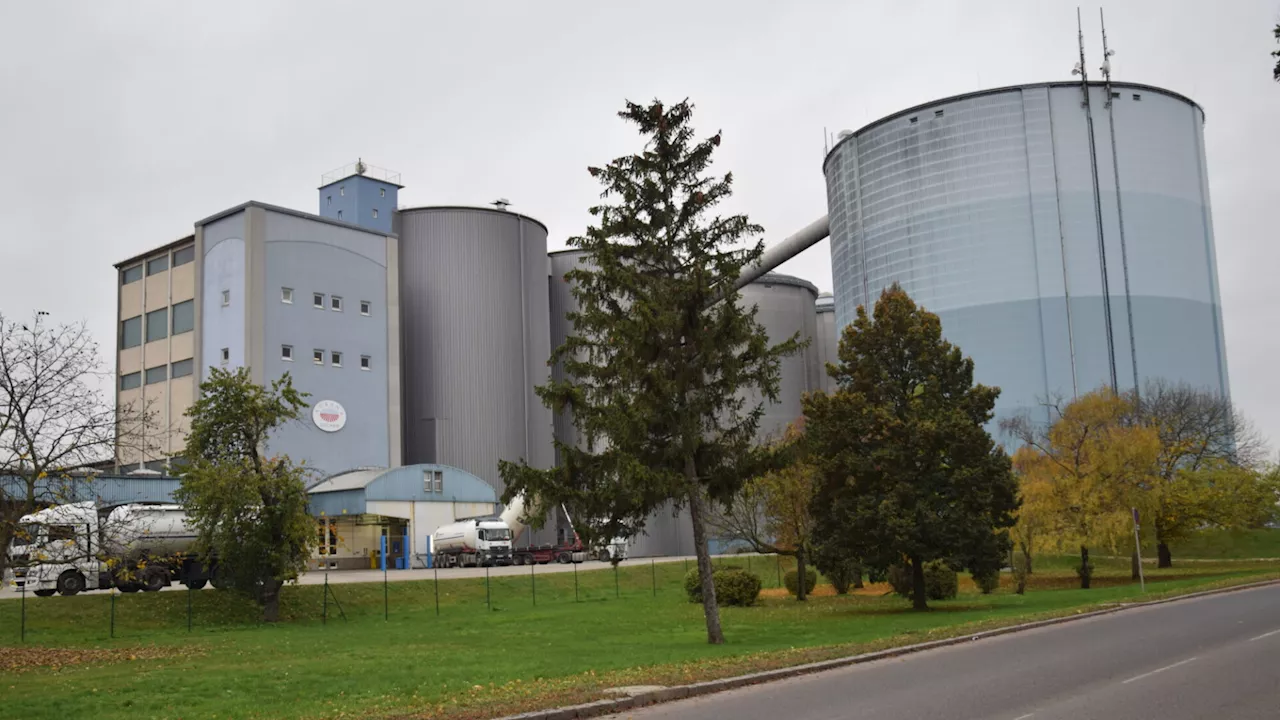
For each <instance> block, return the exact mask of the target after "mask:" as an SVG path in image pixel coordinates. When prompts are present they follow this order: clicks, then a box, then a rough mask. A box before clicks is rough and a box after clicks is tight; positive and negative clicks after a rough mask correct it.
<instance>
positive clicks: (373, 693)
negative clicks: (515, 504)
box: [0, 558, 1280, 719]
mask: <svg viewBox="0 0 1280 720" xmlns="http://www.w3.org/2000/svg"><path fill="white" fill-rule="evenodd" d="M732 564H735V565H741V566H745V565H746V562H745V559H734V560H733V561H732ZM761 564H764V567H763V568H762V567H761ZM1059 564H1061V565H1062V566H1063V567H1065V566H1066V565H1068V564H1069V558H1062V559H1061V560H1059V559H1050V558H1045V559H1044V560H1042V561H1041V562H1040V563H1039V564H1038V566H1037V570H1038V572H1037V574H1036V575H1035V576H1034V577H1035V582H1036V583H1037V584H1038V585H1040V586H1041V587H1042V588H1058V587H1061V588H1063V589H1035V588H1033V589H1032V591H1030V592H1029V593H1028V594H1027V595H1023V596H1018V595H1015V594H1012V593H1010V592H1007V591H1005V590H1002V591H1000V592H997V593H995V594H992V595H986V596H984V595H979V594H976V593H972V594H970V593H964V594H962V595H961V596H960V597H959V598H957V599H956V600H953V601H948V602H942V603H935V604H934V611H933V612H927V613H915V612H911V611H909V610H908V609H907V605H906V603H905V602H904V601H901V600H899V599H897V598H894V597H891V596H890V597H867V596H847V597H816V598H814V599H812V600H811V601H810V602H808V603H805V604H799V603H796V602H794V601H792V600H788V599H782V598H777V599H764V600H762V602H761V604H760V605H759V606H757V607H752V608H725V609H724V610H723V621H724V628H725V634H726V636H727V637H728V641H729V642H728V643H727V644H726V645H724V646H720V647H712V646H708V645H707V644H706V643H705V635H704V628H703V620H702V614H701V608H700V606H697V605H693V604H690V603H688V602H686V601H685V599H684V598H683V597H682V595H681V591H680V579H681V577H682V576H683V574H684V568H683V566H682V564H680V563H673V564H665V565H664V564H658V565H656V566H654V567H652V568H651V566H650V565H648V564H641V563H627V564H625V565H624V566H623V567H622V569H621V571H620V572H619V573H618V576H617V589H616V590H615V584H614V582H615V580H614V574H613V572H611V571H607V570H606V571H598V572H589V573H588V572H583V573H579V576H578V581H579V584H578V591H577V592H578V601H577V602H575V595H574V592H575V591H574V577H573V574H572V573H566V574H556V575H543V576H539V577H538V578H537V605H536V606H535V605H534V602H533V601H534V597H533V593H532V587H531V582H530V578H529V577H528V576H522V577H507V578H494V579H493V580H492V583H491V586H490V593H491V598H492V608H486V589H485V583H484V579H483V578H480V579H467V580H451V581H442V582H441V583H440V587H439V590H440V614H439V616H437V615H436V610H435V588H434V587H433V585H432V583H431V582H430V581H424V582H404V583H392V584H390V586H389V587H388V588H387V606H388V607H389V608H390V616H389V619H387V620H384V619H383V613H384V596H383V591H384V590H383V586H382V585H380V584H362V585H337V586H333V587H332V589H333V590H334V591H335V594H336V596H337V598H338V600H339V601H340V602H341V603H342V606H343V609H344V611H345V613H346V615H347V620H346V621H344V620H342V619H340V618H338V617H336V615H337V613H336V608H335V607H334V606H333V605H332V604H331V605H330V606H329V611H330V617H329V619H328V622H327V624H325V623H322V621H321V612H322V608H323V593H322V588H321V587H316V586H306V587H291V588H286V593H285V597H284V606H283V612H284V615H285V617H286V618H287V619H288V621H287V622H285V623H282V624H280V625H278V626H274V627H266V626H261V625H258V624H256V622H255V620H254V618H255V615H256V611H255V609H254V608H253V607H252V606H251V605H249V604H246V603H244V602H241V601H238V600H235V599H234V598H233V597H232V596H230V595H228V594H225V593H221V592H213V591H205V592H197V593H192V594H191V595H190V596H188V594H187V593H185V592H166V593H157V594H152V595H147V594H136V595H128V596H118V597H117V599H116V608H115V612H116V635H117V637H116V638H115V639H114V640H113V639H110V638H109V634H110V630H109V622H110V617H111V615H110V613H111V603H110V599H109V598H108V597H106V596H101V595H98V596H95V595H83V596H79V597H74V598H50V599H36V598H28V599H27V603H26V610H27V638H26V644H25V645H20V644H19V623H20V609H21V608H20V603H18V602H16V601H4V602H0V663H2V662H3V661H4V656H5V654H6V653H8V654H9V655H10V656H16V655H17V653H18V651H17V650H14V648H20V647H35V648H39V649H37V650H35V651H26V652H27V653H28V654H26V655H21V656H19V657H20V658H25V660H23V662H25V663H26V665H25V666H24V665H23V662H20V663H18V665H19V667H15V668H9V669H6V670H5V671H4V673H3V675H0V678H2V679H0V707H3V708H4V714H5V715H6V716H8V717H22V718H27V719H36V718H59V717H68V716H71V715H73V714H76V715H78V714H82V713H83V712H85V711H86V709H87V708H91V709H92V712H93V714H94V715H95V716H96V717H102V718H136V717H147V718H204V717H221V718H226V717H236V718H241V717H281V718H304V717H305V718H310V717H343V716H347V717H353V716H359V717H368V716H372V717H377V716H385V715H402V714H419V715H424V716H436V715H449V716H458V717H474V716H488V715H492V714H495V713H498V712H506V711H511V712H514V711H518V710H523V709H528V708H531V707H541V706H547V705H551V704H558V703H563V702H574V701H581V700H584V699H590V698H593V697H595V696H596V693H597V691H598V689H599V688H603V687H608V686H610V685H614V684H634V683H637V682H656V683H658V684H672V683H677V682H686V681H695V680H701V679H706V678H707V677H712V676H723V675H726V674H734V673H737V672H744V671H750V670H755V669H761V668H764V667H772V666H780V665H784V664H792V663H795V662H803V661H806V660H812V659H819V658H821V657H831V656H835V655H839V654H845V653H848V652H853V651H857V650H862V649H868V648H873V647H881V646H885V645H888V644H900V643H904V642H912V641H916V640H920V639H924V638H930V637H940V636H943V635H945V634H948V633H959V632H962V630H960V629H959V628H961V627H964V628H965V630H967V631H970V632H971V631H972V629H973V628H974V627H980V626H990V625H993V624H1000V623H1009V622H1014V621H1016V620H1018V619H1020V618H1027V617H1030V616H1043V615H1046V614H1062V613H1070V612H1074V611H1078V610H1079V609H1082V608H1088V607H1090V606H1094V605H1097V604H1099V603H1107V602H1116V601H1123V600H1132V599H1135V598H1137V597H1138V596H1139V594H1140V593H1139V591H1138V587H1137V585H1136V584H1130V583H1129V581H1128V576H1127V571H1128V567H1127V564H1125V563H1124V562H1121V561H1117V562H1110V561H1108V562H1099V570H1098V577H1097V580H1098V583H1097V584H1098V587H1096V588H1095V589H1093V590H1089V591H1082V590H1079V589H1069V587H1070V586H1071V585H1072V584H1073V582H1072V581H1073V580H1074V577H1073V576H1071V575H1070V574H1069V571H1065V570H1054V569H1053V568H1054V567H1055V566H1057V565H1059ZM753 570H756V571H758V572H761V575H762V576H764V580H765V584H766V585H774V584H776V574H777V573H776V566H775V565H773V561H772V559H761V558H754V559H753ZM771 571H772V573H771ZM1278 571H1280V565H1277V564H1260V563H1241V562H1215V563H1196V564H1195V566H1194V567H1191V566H1190V564H1188V566H1186V567H1175V568H1173V569H1170V570H1163V571H1152V572H1150V573H1149V576H1148V591H1149V592H1150V593H1153V594H1154V593H1167V592H1176V591H1183V590H1187V589H1189V588H1195V587H1201V586H1205V585H1208V584H1213V583H1222V582H1242V581H1245V580H1248V579H1257V578H1261V577H1268V576H1275V575H1276V574H1277V572H1278ZM651 573H653V574H651ZM771 574H772V575H773V577H770V575H771ZM655 575H656V582H655ZM655 585H656V591H657V592H656V596H655V594H654V588H655ZM188 597H190V600H191V603H192V606H191V607H192V614H191V618H192V626H193V630H192V632H191V633H188V632H187V600H188ZM140 647H142V648H152V647H154V648H155V649H156V651H157V652H159V653H161V654H163V653H164V652H166V651H168V650H174V649H191V650H193V651H194V653H195V654H185V655H177V656H173V657H159V658H156V659H137V660H132V661H130V660H128V659H127V657H128V655H129V654H132V653H134V652H135V651H134V650H133V649H135V648H140ZM43 648H77V649H102V650H105V651H108V652H110V651H113V650H116V649H118V650H119V652H120V656H119V658H118V659H117V661H115V662H108V663H106V664H97V665H94V664H86V665H69V664H65V662H64V661H63V660H58V661H57V662H58V663H59V665H60V667H58V668H56V669H55V668H52V667H47V666H40V667H30V664H31V661H32V658H35V661H36V662H39V657H40V653H42V652H48V651H47V650H43ZM137 654H139V655H143V657H145V655H144V654H143V653H141V652H137Z"/></svg>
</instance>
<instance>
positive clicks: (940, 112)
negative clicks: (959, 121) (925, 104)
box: [933, 110, 944, 118]
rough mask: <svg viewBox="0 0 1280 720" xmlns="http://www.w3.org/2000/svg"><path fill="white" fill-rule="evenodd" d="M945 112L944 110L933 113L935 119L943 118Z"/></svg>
mask: <svg viewBox="0 0 1280 720" xmlns="http://www.w3.org/2000/svg"><path fill="white" fill-rule="evenodd" d="M943 112H944V111H943V110H934V111H933V116H934V117H936V118H938V117H942V113H943Z"/></svg>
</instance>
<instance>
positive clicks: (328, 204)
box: [324, 195, 333, 207]
mask: <svg viewBox="0 0 1280 720" xmlns="http://www.w3.org/2000/svg"><path fill="white" fill-rule="evenodd" d="M324 204H325V207H333V196H332V195H326V196H325V198H324Z"/></svg>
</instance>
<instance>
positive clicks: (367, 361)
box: [222, 345, 373, 370]
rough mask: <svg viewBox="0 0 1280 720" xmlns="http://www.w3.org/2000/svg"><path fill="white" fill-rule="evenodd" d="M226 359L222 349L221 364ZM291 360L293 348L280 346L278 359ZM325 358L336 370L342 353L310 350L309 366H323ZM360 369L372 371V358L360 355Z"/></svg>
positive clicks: (226, 354) (225, 353) (226, 355)
mask: <svg viewBox="0 0 1280 720" xmlns="http://www.w3.org/2000/svg"><path fill="white" fill-rule="evenodd" d="M227 358H228V352H227V350H226V349H225V348H224V349H223V353H222V361H223V362H226V361H227ZM293 358H294V351H293V346H292V345H281V346H280V359H281V360H284V361H285V362H293ZM325 358H328V360H329V364H330V365H332V366H333V367H337V368H340V367H342V352H341V351H340V350H329V351H327V352H326V351H324V350H321V349H319V348H317V349H315V350H312V351H311V364H313V365H324V362H325ZM360 369H361V370H372V369H373V358H372V357H371V356H369V355H361V356H360Z"/></svg>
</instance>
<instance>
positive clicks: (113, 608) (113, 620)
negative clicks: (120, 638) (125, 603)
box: [111, 587, 116, 640]
mask: <svg viewBox="0 0 1280 720" xmlns="http://www.w3.org/2000/svg"><path fill="white" fill-rule="evenodd" d="M115 637H116V589H115V588H114V587H113V588H111V638H112V639H113V640H114V639H115Z"/></svg>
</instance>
